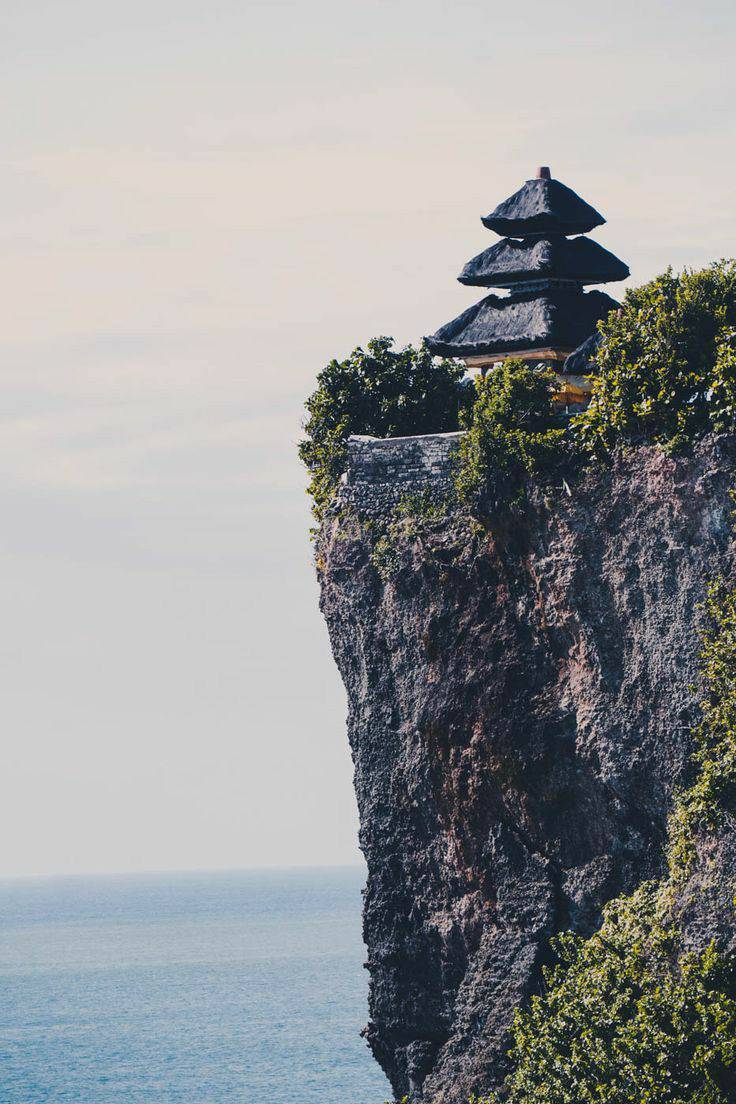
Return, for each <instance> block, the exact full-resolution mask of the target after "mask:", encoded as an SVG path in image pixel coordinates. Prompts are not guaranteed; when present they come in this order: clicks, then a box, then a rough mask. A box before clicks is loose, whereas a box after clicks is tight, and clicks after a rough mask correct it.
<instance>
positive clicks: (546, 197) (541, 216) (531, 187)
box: [481, 167, 606, 238]
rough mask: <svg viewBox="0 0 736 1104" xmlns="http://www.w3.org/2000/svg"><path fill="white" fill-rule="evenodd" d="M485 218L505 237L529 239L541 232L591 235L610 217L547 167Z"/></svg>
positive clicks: (485, 220) (486, 223) (487, 223)
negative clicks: (589, 232) (591, 232)
mask: <svg viewBox="0 0 736 1104" xmlns="http://www.w3.org/2000/svg"><path fill="white" fill-rule="evenodd" d="M481 221H482V222H483V225H484V226H487V227H488V229H489V230H495V231H496V233H497V234H502V235H503V236H504V237H508V238H526V237H531V236H534V235H537V234H587V232H588V231H589V230H592V229H593V228H594V227H596V226H602V225H603V223H604V222H605V221H606V220H605V219H604V218H603V215H601V214H599V212H598V211H596V209H595V208H594V207H591V206H590V204H589V203H586V202H585V200H584V199H581V198H580V196H579V195H577V193H576V192H574V191H573V190H572V188H568V187H567V185H565V184H563V183H562V182H561V181H559V180H553V179H552V177H551V175H550V172H549V169H548V168H546V167H544V168H541V169H539V171H538V175H537V177H536V178H535V179H534V180H527V182H526V183H525V184H523V185H522V187H521V188H519V190H518V192H514V194H513V195H512V196H509V198H508V199H505V200H504V201H503V203H499V205H498V207H497V208H496V209H495V211H491V213H490V215H486V217H485V218H484V219H482V220H481Z"/></svg>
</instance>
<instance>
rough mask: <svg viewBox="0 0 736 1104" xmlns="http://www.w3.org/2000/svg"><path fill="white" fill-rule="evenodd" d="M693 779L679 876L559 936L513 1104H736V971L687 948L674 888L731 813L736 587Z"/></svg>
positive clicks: (720, 634) (678, 827) (722, 622)
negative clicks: (584, 931)
mask: <svg viewBox="0 0 736 1104" xmlns="http://www.w3.org/2000/svg"><path fill="white" fill-rule="evenodd" d="M709 608H710V613H711V617H712V628H711V631H710V632H709V633H708V635H707V637H706V639H705V643H704V648H703V674H704V676H705V682H706V687H707V693H706V696H705V700H704V702H703V719H702V723H701V725H700V727H699V730H698V744H697V751H696V755H695V766H696V772H695V774H696V777H695V780H694V783H693V785H692V786H691V787H690V788H689V789H688V790H686V791H685V792H684V793H683V794H682V795H681V797H680V798H679V799H678V801H677V803H676V809H675V812H674V814H673V817H672V822H671V838H670V844H669V872H668V875H667V877H666V878H664V879H663V880H662V881H661V882H650V883H647V884H646V885H644V886H642V887H640V888H639V889H638V890H637V891H636V892H635V893H634V894H632V895H630V896H625V897H621V898H619V899H618V900H616V901H613V902H612V903H611V904H609V905H608V906H607V908H606V909H605V910H604V919H603V924H602V926H601V929H600V931H599V932H597V933H596V934H595V935H593V936H591V937H590V938H588V939H585V938H582V937H581V936H578V935H575V934H573V933H570V932H568V933H565V934H563V935H560V936H558V937H557V938H556V939H554V940H553V949H554V950H555V952H556V955H557V964H556V965H555V966H554V967H552V968H551V969H549V970H547V971H546V973H545V992H544V993H543V994H542V995H541V996H537V997H534V998H533V999H532V1001H531V1005H530V1007H529V1008H528V1009H527V1010H525V1011H523V1012H519V1013H518V1014H517V1017H516V1022H515V1025H514V1049H513V1051H512V1057H513V1059H514V1064H515V1069H514V1072H513V1073H512V1075H511V1077H510V1079H509V1082H508V1084H507V1093H508V1096H505V1097H504V1098H505V1099H507V1100H508V1101H509V1104H728V1102H729V1101H733V1100H734V1099H736V964H735V963H734V961H733V960H732V959H731V958H730V957H729V956H727V955H725V954H722V953H719V952H718V950H717V948H716V947H715V946H714V945H711V946H710V947H708V948H707V949H706V950H705V951H704V952H702V953H700V954H683V953H681V951H680V948H679V939H680V935H679V931H678V929H677V925H676V923H675V921H674V919H673V915H672V906H671V902H672V891H673V888H674V886H675V885H676V884H677V882H678V881H679V880H681V879H682V878H683V876H684V875H685V874H686V873H687V869H688V864H689V863H690V861H691V859H692V853H693V837H694V833H695V832H696V831H703V830H706V831H707V830H708V828H709V827H711V826H713V825H715V824H716V823H717V822H718V820H719V818H720V817H721V816H723V815H724V813H725V811H726V810H727V809H730V808H732V807H733V802H734V792H735V789H736V592H734V591H728V592H726V591H722V590H721V589H718V588H716V589H714V590H712V591H711V594H710V598H709Z"/></svg>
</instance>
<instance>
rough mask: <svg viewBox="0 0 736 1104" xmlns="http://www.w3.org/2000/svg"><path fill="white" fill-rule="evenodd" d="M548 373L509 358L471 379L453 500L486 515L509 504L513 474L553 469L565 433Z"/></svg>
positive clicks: (566, 437)
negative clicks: (471, 393) (472, 388)
mask: <svg viewBox="0 0 736 1104" xmlns="http://www.w3.org/2000/svg"><path fill="white" fill-rule="evenodd" d="M554 381H555V377H554V373H552V372H541V371H539V370H537V369H535V368H531V367H530V366H529V365H528V364H527V363H526V362H525V361H523V360H518V359H509V360H506V361H504V363H503V364H499V365H498V366H497V367H496V368H493V369H492V370H491V371H490V372H488V373H487V374H486V375H485V376H483V377H479V378H478V379H477V380H476V383H475V388H476V398H475V402H474V403H473V406H472V407H471V408H470V410H469V411H468V412H467V413H466V414H465V416H464V419H463V426H464V428H466V429H467V433H466V435H465V437H463V439H462V441H461V443H460V449H459V455H458V464H457V469H456V472H455V490H456V492H457V497H458V499H459V501H460V502H461V503H462V504H463V505H465V506H466V507H468V508H469V509H470V510H471V511H473V512H478V511H480V512H481V513H482V512H486V511H487V510H492V509H496V508H498V506H499V505H500V504H502V503H503V504H507V503H509V502H510V501H514V499H515V497H516V496H517V493H518V490H519V486H518V482H519V481H518V478H515V473H519V472H521V473H523V472H534V471H538V470H540V469H542V468H544V469H546V470H549V469H550V468H554V467H555V466H556V465H557V463H558V461H559V460H560V459H561V458H562V457H563V456H564V455H565V452H566V448H565V445H566V441H567V440H569V434H568V433H567V432H566V427H565V426H564V425H562V424H561V422H560V417H559V415H557V414H555V411H554V410H553V406H552V395H553V393H554Z"/></svg>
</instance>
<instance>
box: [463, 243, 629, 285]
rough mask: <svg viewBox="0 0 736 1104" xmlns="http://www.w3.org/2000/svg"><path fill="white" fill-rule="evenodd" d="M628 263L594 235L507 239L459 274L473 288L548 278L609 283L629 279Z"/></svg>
mask: <svg viewBox="0 0 736 1104" xmlns="http://www.w3.org/2000/svg"><path fill="white" fill-rule="evenodd" d="M628 275H629V269H628V266H627V265H625V264H624V262H623V261H620V260H619V259H618V257H615V256H614V255H613V253H609V252H608V250H607V249H604V248H603V246H601V245H598V243H597V242H594V241H591V240H590V238H572V239H569V240H568V239H567V238H563V237H555V238H527V239H526V240H525V241H514V239H513V238H503V240H502V241H500V242H496V244H495V245H492V246H491V247H490V248H489V249H486V250H484V251H483V252H482V253H479V254H478V256H477V257H473V259H472V261H468V263H467V264H466V266H465V268H464V269H463V270H462V272H461V273H460V275H459V276H458V280H459V281H460V283H461V284H469V285H470V286H472V287H501V288H503V287H513V285H514V284H518V283H521V282H523V281H525V280H539V279H544V278H549V279H557V280H577V281H578V282H579V283H581V284H606V283H608V282H609V281H610V280H625V279H626V277H627V276H628Z"/></svg>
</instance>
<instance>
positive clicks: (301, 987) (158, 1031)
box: [0, 868, 391, 1104]
mask: <svg viewBox="0 0 736 1104" xmlns="http://www.w3.org/2000/svg"><path fill="white" fill-rule="evenodd" d="M363 877H364V875H363V871H362V870H360V869H347V868H343V869H313V870H280V871H257V872H256V871H246V872H238V873H231V872H228V873H219V872H218V873H196V874H189V873H187V874H155V875H154V874H150V875H136V876H131V875H126V876H122V875H121V876H99V877H84V878H82V877H80V878H76V877H75V878H38V879H18V880H12V881H2V882H0V1100H1V1101H2V1104H62V1102H65V1104H66V1102H68V1104H174V1102H177V1104H234V1102H235V1101H237V1102H239V1104H382V1102H383V1101H384V1100H386V1099H389V1098H390V1095H391V1094H390V1090H389V1087H388V1084H387V1082H386V1080H385V1078H384V1077H383V1074H382V1073H381V1071H380V1069H379V1068H378V1066H377V1065H376V1064H375V1062H374V1061H373V1059H372V1058H371V1056H370V1054H369V1052H368V1050H367V1048H366V1045H365V1043H364V1041H363V1040H362V1039H361V1038H360V1036H359V1031H360V1029H361V1027H362V1026H363V1024H364V1023H365V1021H366V1019H367V974H366V972H365V970H364V969H363V968H362V962H363V959H364V957H365V948H364V947H363V943H362V940H361V935H360V908H361V899H360V890H361V886H362V883H363Z"/></svg>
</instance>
